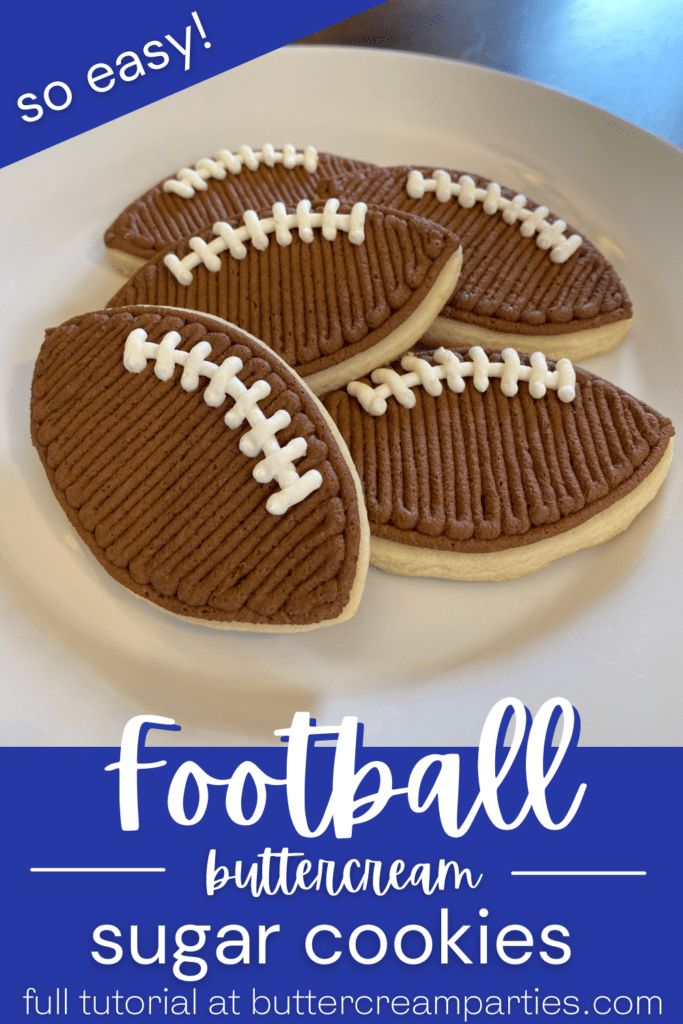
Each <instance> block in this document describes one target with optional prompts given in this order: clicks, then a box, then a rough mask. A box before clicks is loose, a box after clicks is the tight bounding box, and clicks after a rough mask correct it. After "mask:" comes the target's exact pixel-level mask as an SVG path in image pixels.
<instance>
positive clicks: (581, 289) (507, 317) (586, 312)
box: [319, 167, 632, 359]
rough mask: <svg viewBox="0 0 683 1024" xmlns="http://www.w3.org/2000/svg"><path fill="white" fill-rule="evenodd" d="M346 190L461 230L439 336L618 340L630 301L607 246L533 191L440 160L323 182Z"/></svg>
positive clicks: (602, 345) (546, 343)
mask: <svg viewBox="0 0 683 1024" xmlns="http://www.w3.org/2000/svg"><path fill="white" fill-rule="evenodd" d="M330 194H331V195H340V196H341V198H342V200H343V201H345V202H352V201H354V200H355V199H358V198H360V197H361V196H362V198H363V199H364V200H365V202H368V203H377V204H380V205H382V206H391V207H395V208H397V209H399V210H404V211H406V212H408V213H415V214H419V215H420V216H422V217H426V218H428V219H429V220H433V221H435V222H436V223H438V224H443V225H444V226H445V227H448V228H450V229H451V230H452V231H455V232H456V233H457V234H458V235H459V236H460V239H461V241H462V247H463V252H464V261H463V268H462V273H461V275H460V280H459V281H458V287H457V290H456V291H455V293H454V294H453V296H452V297H451V298H450V299H449V301H448V303H447V304H446V305H445V307H444V309H443V311H442V313H441V316H440V317H439V318H438V320H437V321H436V323H435V324H434V327H433V328H432V330H431V332H430V334H431V336H432V337H433V338H435V339H436V340H447V341H449V342H451V343H454V344H461V345H462V344H472V343H473V342H475V343H478V344H480V345H482V346H490V347H492V348H496V347H501V346H503V345H504V344H505V343H506V341H507V342H509V343H510V344H513V345H517V346H519V347H522V348H524V347H533V348H536V347H538V348H540V349H541V350H542V351H543V352H544V353H545V354H546V355H549V356H568V357H571V358H572V359H583V358H586V357H587V356H594V355H598V354H599V353H601V352H607V351H609V350H610V349H613V348H615V347H616V346H617V345H618V344H619V343H620V342H621V341H622V339H623V338H624V335H625V334H626V332H627V330H628V329H629V327H630V325H631V318H632V309H631V302H630V299H629V297H628V295H627V294H626V289H625V288H624V286H623V284H622V283H621V281H620V280H619V277H618V275H617V273H616V271H615V270H614V268H613V267H612V265H611V264H610V263H609V261H608V260H607V259H606V258H605V257H604V256H603V255H602V253H601V252H600V251H599V250H598V249H597V248H596V247H595V246H594V245H593V244H592V243H591V242H589V241H588V239H587V238H584V237H582V236H581V235H579V234H577V233H576V231H575V230H574V228H572V227H569V226H568V225H567V224H566V223H565V222H564V221H563V220H560V219H559V218H557V217H555V215H554V214H552V213H550V211H549V210H548V208H547V207H546V206H539V205H537V204H536V203H534V202H532V201H531V200H530V199H527V197H526V196H524V195H521V194H519V193H515V192H514V191H513V190H512V189H509V188H504V187H502V186H500V185H498V184H497V182H494V181H489V180H488V179H487V178H482V177H480V176H479V175H473V174H463V173H461V172H460V171H444V170H439V169H435V168H432V167H376V168H366V169H365V170H363V171H358V172H352V173H350V174H347V175H346V176H343V177H337V178H333V179H331V180H330V181H327V182H321V185H320V188H319V195H321V196H323V197H324V196H326V195H330Z"/></svg>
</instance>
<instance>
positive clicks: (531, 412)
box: [325, 346, 674, 580]
mask: <svg viewBox="0 0 683 1024" xmlns="http://www.w3.org/2000/svg"><path fill="white" fill-rule="evenodd" d="M325 405H326V407H327V409H328V411H329V413H330V415H331V416H332V417H333V419H334V420H335V422H336V424H337V426H338V427H339V430H340V432H341V434H342V437H344V439H345V440H346V442H347V444H348V446H349V450H350V452H351V456H352V458H353V460H354V463H355V465H356V468H357V470H358V474H359V476H360V478H361V482H362V484H363V490H364V494H365V500H366V505H367V509H368V516H369V519H370V529H371V533H372V553H371V562H372V564H374V565H379V566H380V567H382V568H385V569H388V570H390V571H393V572H398V573H403V574H406V575H427V576H442V577H447V578H452V579H487V580H495V579H509V578H513V577H515V576H521V575H523V574H525V573H527V572H531V571H532V570H534V569H537V568H540V567H541V566H543V565H545V564H547V563H548V562H550V561H553V560H554V559H556V558H559V557H561V556H563V555H566V554H569V553H571V552H572V551H577V550H579V549H580V548H584V547H588V546H591V545H593V544H597V543H599V542H601V541H603V540H607V539H609V538H610V537H612V536H614V535H615V534H617V533H619V532H620V531H621V530H623V529H625V528H626V527H627V526H628V525H629V524H630V522H631V521H632V520H633V519H634V518H635V516H636V515H637V514H638V512H640V511H641V509H642V508H644V507H645V505H646V504H647V503H648V502H649V501H650V500H652V498H653V497H654V495H655V494H656V492H657V490H658V488H659V486H660V485H661V483H662V481H663V479H664V476H665V475H666V472H667V470H668V467H669V464H670V460H671V451H672V437H673V433H674V430H673V426H672V424H671V421H670V420H668V419H666V418H665V417H663V416H661V415H660V414H659V413H657V412H655V411H654V410H653V409H651V408H650V407H649V406H648V405H645V404H644V403H643V402H640V401H639V400H638V399H637V398H634V397H632V396H631V395H629V394H627V393H626V392H624V391H622V390H621V389H620V388H618V387H617V386H616V385H614V384H611V383H609V382H608V381H606V380H603V379H602V378H600V377H596V376H594V375H593V374H591V373H589V372H588V371H586V370H581V369H575V368H574V367H573V365H572V364H571V363H570V362H569V361H568V360H567V359H561V360H559V361H558V363H553V362H552V361H548V360H546V359H545V357H544V356H543V355H541V353H535V354H533V355H531V356H529V355H525V354H521V353H517V352H516V351H515V350H513V349H506V350H504V351H503V353H502V354H501V353H498V352H491V351H485V350H484V349H482V348H480V347H478V346H475V347H473V348H471V349H470V350H466V349H455V350H454V349H450V348H445V347H441V348H439V349H437V350H428V349H423V350H422V351H421V352H418V353H417V354H415V353H413V354H410V355H408V356H406V357H404V359H403V360H401V362H399V363H395V364H393V365H392V366H389V367H384V368H381V369H378V370H377V371H375V372H374V373H373V374H372V376H371V378H364V379H363V380H359V381H355V382H353V383H352V384H350V385H349V387H348V390H343V391H342V390H338V391H335V392H333V393H332V394H330V395H328V396H327V397H326V399H325Z"/></svg>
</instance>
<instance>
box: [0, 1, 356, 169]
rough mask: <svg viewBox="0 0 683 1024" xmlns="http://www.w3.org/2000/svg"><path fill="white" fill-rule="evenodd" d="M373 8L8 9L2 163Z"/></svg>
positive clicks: (348, 4)
mask: <svg viewBox="0 0 683 1024" xmlns="http://www.w3.org/2000/svg"><path fill="white" fill-rule="evenodd" d="M373 6H376V3H368V2H367V0H326V2H325V3H324V4H322V3H320V2H319V0H288V2H287V3H280V2H277V0H259V2H258V3H233V2H230V0H145V2H144V3H139V4H135V5H132V4H124V5H118V6H116V7H111V8H103V9H100V8H99V7H93V5H92V3H88V2H86V0H68V3H66V4H52V5H48V4H42V5H39V6H38V8H36V7H35V6H34V5H31V4H21V3H18V4H10V5H8V6H7V7H6V9H5V10H4V11H3V19H2V37H3V42H4V46H3V69H2V81H1V84H0V139H1V140H2V147H1V150H0V166H3V167H4V166H6V165H7V164H10V163H13V162H14V161H16V160H21V159H22V158H23V157H27V156H30V155H31V154H33V153H37V152H39V151H40V150H43V149H46V148H47V147H48V146H53V145H55V144H56V143H58V142H63V141H64V140H65V139H70V138H72V137H73V136H74V135H79V134H80V133H81V132H84V131H87V130H88V129H90V128H94V127H96V126H97V125H100V124H104V123H106V122H107V121H111V120H113V119H114V118H116V117H120V116H121V115H122V114H127V113H129V112H130V111H132V110H137V109H138V108H139V107H143V106H145V105H146V104H148V103H153V102H154V101H155V100H158V99H162V98H163V97H164V96H170V95H171V94H172V93H175V92H178V91H179V90H180V89H185V88H187V87H188V86H190V85H194V84H195V83H196V82H201V81H204V80H205V79H207V78H210V77H211V76H212V75H217V74H219V73H220V72H222V71H226V70H228V69H229V68H232V67H235V66H237V65H238V64H243V63H244V62H245V61H248V60H252V59H253V58H254V57H258V56H260V55H261V54H264V53H267V52H269V51H270V50H274V49H276V48H277V47H279V46H283V45H285V44H286V43H291V42H296V41H297V40H298V39H301V38H302V37H304V36H306V35H308V34H310V33H312V32H315V31H317V30H319V29H321V28H325V27H326V26H328V25H333V24H335V23H336V22H338V21H341V20H343V19H345V18H348V17H351V16H352V15H354V14H357V13H358V12H359V11H363V10H367V9H369V8H370V7H373Z"/></svg>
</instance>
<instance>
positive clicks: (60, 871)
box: [29, 868, 166, 875]
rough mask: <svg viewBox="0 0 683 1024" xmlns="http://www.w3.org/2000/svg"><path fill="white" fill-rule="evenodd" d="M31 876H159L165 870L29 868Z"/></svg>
mask: <svg viewBox="0 0 683 1024" xmlns="http://www.w3.org/2000/svg"><path fill="white" fill-rule="evenodd" d="M29 870H30V871H31V872H32V873H33V874H42V875H47V874H61V875H66V874H71V875H76V874H112V873H113V874H140V873H143V874H160V873H162V872H164V871H165V870H166V868H30V869H29Z"/></svg>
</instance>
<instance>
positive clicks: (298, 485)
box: [31, 308, 369, 632]
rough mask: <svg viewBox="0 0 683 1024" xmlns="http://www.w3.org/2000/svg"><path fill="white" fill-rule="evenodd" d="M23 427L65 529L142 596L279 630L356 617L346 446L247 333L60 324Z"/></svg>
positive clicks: (194, 615)
mask: <svg viewBox="0 0 683 1024" xmlns="http://www.w3.org/2000/svg"><path fill="white" fill-rule="evenodd" d="M31 431H32V437H33V443H34V445H35V447H36V448H37V450H38V453H39V455H40V458H41V461H42V463H43V466H44V468H45V471H46V473H47V476H48V479H49V481H50V484H51V486H52V489H53V491H54V493H55V495H56V497H57V500H58V501H59V503H60V505H61V506H62V508H63V509H64V511H65V512H66V514H67V516H68V517H69V520H70V521H71V524H72V525H73V526H74V528H75V529H76V530H77V532H78V533H79V534H80V536H81V537H82V538H83V540H84V541H85V543H86V544H87V545H88V547H89V548H90V550H91V551H92V552H93V554H94V555H95V557H96V558H97V559H98V561H99V562H100V564H101V565H102V566H103V567H104V568H105V569H106V570H107V572H108V573H110V575H112V576H113V577H114V579H116V580H118V581H119V582H120V583H122V584H123V585H124V586H125V587H127V588H128V589H129V590H131V591H133V593H135V594H137V595H139V596H140V597H144V598H146V599H147V600H148V601H152V602H153V603H154V604H156V605H158V606H159V607H161V608H164V609H166V610H167V611H169V612H173V613H175V614H176V615H180V616H183V617H185V618H188V619H192V620H199V621H202V622H204V623H207V624H208V625H213V626H223V627H229V628H232V629H244V630H262V631H273V632H275V631H281V632H286V631H294V630H303V629H310V628H313V627H315V626H326V625H331V624H332V623H335V622H341V621H343V620H344V619H348V618H350V617H351V616H352V615H353V614H354V612H355V611H356V608H357V606H358V602H359V600H360V596H361V593H362V590H363V586H364V581H365V576H366V572H367V565H368V549H369V531H368V525H367V516H366V512H365V507H364V505H363V500H362V495H361V491H360V483H359V480H358V477H357V475H356V472H355V469H354V468H353V464H352V462H351V460H350V457H349V454H348V451H347V449H346V447H345V445H344V444H343V443H342V442H341V439H340V437H339V433H338V431H337V429H336V427H335V425H334V423H333V422H332V420H331V419H330V418H329V416H328V414H327V413H326V412H325V410H324V408H323V406H322V405H321V403H320V402H319V401H318V400H317V399H316V398H315V397H314V396H313V394H312V393H311V392H310V391H309V389H308V388H307V387H306V385H305V384H303V383H302V381H301V380H300V379H299V378H298V377H297V375H296V374H295V373H293V372H292V370H291V369H290V368H289V367H288V366H286V365H285V363H283V362H282V360H281V359H279V357H278V356H277V355H275V354H274V353H273V352H272V351H271V350H270V349H268V348H267V347H266V346H265V345H263V344H262V343H261V342H260V341H258V340H257V339H255V338H252V337H251V336H250V335H248V334H247V333H245V332H244V331H241V330H239V329H238V328H236V327H234V326H232V325H231V324H226V323H223V322H221V321H219V320H218V319H216V318H214V317H209V316H201V315H198V314H195V313H185V312H182V311H179V310H168V309H162V308H156V309H152V308H144V309H142V308H137V309H136V308H131V309H123V310H105V311H101V312H95V313H87V314H85V315H83V316H79V317H76V318H74V319H73V320H69V321H68V322H67V323H65V324H63V325H62V326H61V327H57V328H55V329H53V330H50V331H48V332H47V335H46V339H45V342H44V343H43V346H42V348H41V350H40V354H39V356H38V361H37V363H36V368H35V373H34V377H33V388H32V396H31Z"/></svg>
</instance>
